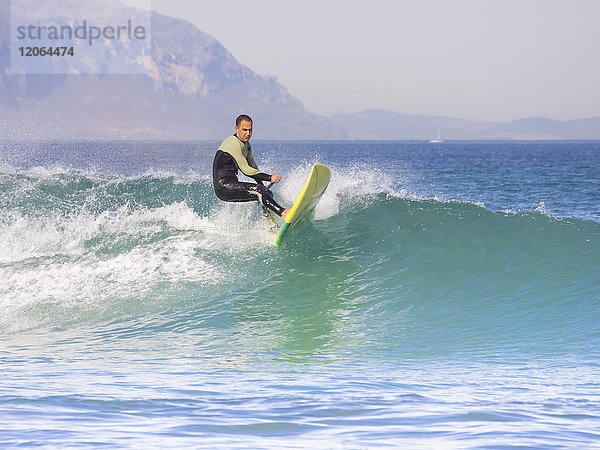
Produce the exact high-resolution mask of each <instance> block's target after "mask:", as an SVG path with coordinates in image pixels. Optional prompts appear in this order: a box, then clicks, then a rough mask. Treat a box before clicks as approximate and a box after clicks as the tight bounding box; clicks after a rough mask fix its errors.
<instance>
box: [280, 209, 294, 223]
mask: <svg viewBox="0 0 600 450" xmlns="http://www.w3.org/2000/svg"><path fill="white" fill-rule="evenodd" d="M290 209H292V208H288V209H285V210H284V211H283V212H282V213H281V218H282V219H283V220H285V218H286V217H287V215H288V214H289V213H290Z"/></svg>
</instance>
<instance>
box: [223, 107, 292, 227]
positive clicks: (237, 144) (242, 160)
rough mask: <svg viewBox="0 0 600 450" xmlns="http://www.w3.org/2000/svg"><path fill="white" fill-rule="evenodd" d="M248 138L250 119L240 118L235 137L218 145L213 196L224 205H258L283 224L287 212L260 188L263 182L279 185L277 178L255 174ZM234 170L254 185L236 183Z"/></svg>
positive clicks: (264, 189)
mask: <svg viewBox="0 0 600 450" xmlns="http://www.w3.org/2000/svg"><path fill="white" fill-rule="evenodd" d="M251 137H252V119H251V118H250V116H247V115H245V114H242V115H240V116H238V118H237V119H236V120H235V134H234V135H233V136H229V137H228V138H226V139H225V140H224V141H223V142H221V145H220V146H219V148H218V149H217V154H216V155H215V159H214V161H213V186H214V188H215V194H217V197H219V199H221V200H223V201H226V202H252V201H258V202H260V203H261V204H262V205H263V206H264V207H265V208H267V209H269V210H271V211H273V212H274V213H275V214H277V215H278V216H280V217H281V218H282V219H284V220H285V218H286V216H287V214H288V212H289V211H290V209H289V208H288V209H285V208H283V207H281V206H280V205H278V204H277V202H276V201H275V200H274V199H273V195H272V194H271V191H269V190H268V189H267V188H266V187H265V186H264V185H263V181H268V182H271V183H279V182H280V181H281V175H268V174H266V173H263V172H260V171H259V170H258V166H257V164H256V162H255V161H254V158H253V157H252V146H251V145H250V142H249V141H250V138H251ZM238 170H240V171H241V172H242V173H243V174H244V175H246V176H248V177H250V178H253V179H254V180H255V181H256V183H246V182H243V181H239V180H238V177H237V174H238Z"/></svg>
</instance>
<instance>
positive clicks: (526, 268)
mask: <svg viewBox="0 0 600 450" xmlns="http://www.w3.org/2000/svg"><path fill="white" fill-rule="evenodd" d="M217 145H218V142H83V141H82V142H29V143H22V142H3V143H1V144H0V367H1V371H0V373H1V375H2V377H1V378H0V447H2V448H16V447H41V448H90V447H99V448H378V447H389V448H411V449H429V448H444V449H447V448H485V449H491V448H600V352H599V349H600V143H599V142H444V143H441V144H430V143H423V142H278V141H256V142H254V141H253V148H254V154H255V157H256V159H257V161H258V162H259V166H260V167H261V169H262V170H264V171H265V172H268V173H279V174H281V175H282V176H283V180H282V182H281V183H280V184H278V185H276V186H274V187H273V193H274V195H275V198H276V199H277V200H278V201H279V202H280V203H281V204H282V205H284V206H291V203H292V202H293V200H294V198H295V196H296V194H297V193H298V192H299V190H300V188H301V186H302V184H303V182H304V179H305V177H306V175H307V174H308V171H309V169H310V167H311V165H312V164H313V163H315V162H319V163H323V164H326V165H328V166H329V167H330V168H331V172H332V177H331V183H330V185H329V188H328V190H327V192H326V193H325V195H324V196H323V198H322V199H321V201H320V203H319V204H318V206H317V209H316V211H315V218H314V220H313V221H312V222H311V223H309V224H307V225H306V226H304V227H303V228H301V229H300V230H298V231H297V232H296V233H294V234H292V235H291V236H290V238H289V239H288V240H287V241H286V242H285V243H284V244H283V245H282V246H281V247H279V248H274V247H273V245H272V243H273V235H272V234H271V233H270V232H269V230H268V226H267V223H266V221H265V219H264V218H263V216H262V215H261V211H260V208H259V207H258V205H257V204H255V203H245V204H233V203H224V202H221V201H219V200H218V199H217V198H216V197H215V195H214V193H213V190H212V182H211V165H212V158H213V155H214V152H215V149H216V146H217Z"/></svg>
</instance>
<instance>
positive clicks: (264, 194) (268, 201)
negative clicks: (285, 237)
mask: <svg viewBox="0 0 600 450" xmlns="http://www.w3.org/2000/svg"><path fill="white" fill-rule="evenodd" d="M244 184H248V185H250V187H249V188H248V192H249V193H251V194H252V195H255V196H256V197H257V199H258V201H259V202H260V203H261V204H262V205H263V206H264V207H265V208H267V209H270V210H271V211H273V212H274V213H275V214H277V215H278V216H281V214H282V213H283V211H285V208H283V207H282V206H280V205H279V204H278V203H277V202H276V201H275V199H274V198H273V196H272V195H271V193H270V192H269V191H268V190H267V188H266V187H264V186H263V185H262V184H251V183H244Z"/></svg>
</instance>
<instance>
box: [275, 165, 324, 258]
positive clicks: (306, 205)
mask: <svg viewBox="0 0 600 450" xmlns="http://www.w3.org/2000/svg"><path fill="white" fill-rule="evenodd" d="M330 177H331V172H330V171H329V168H328V167H327V166H324V165H323V164H314V165H313V166H312V169H311V170H310V174H309V175H308V179H307V180H306V183H304V187H303V188H302V190H301V191H300V195H298V198H297V199H296V201H295V202H294V205H293V206H292V209H291V210H290V212H289V214H288V215H287V217H286V218H285V222H284V223H283V225H282V226H281V229H280V230H279V234H278V235H277V237H276V238H275V247H277V246H278V245H279V244H281V242H282V241H283V240H284V239H285V237H286V236H287V235H288V234H289V233H290V232H291V231H292V230H295V229H298V228H300V227H301V226H302V225H303V224H305V223H306V222H307V221H309V220H310V219H311V218H312V215H313V213H314V210H315V207H316V206H317V202H318V201H319V199H320V198H321V196H322V195H323V193H324V192H325V189H327V186H328V185H329V179H330Z"/></svg>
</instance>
